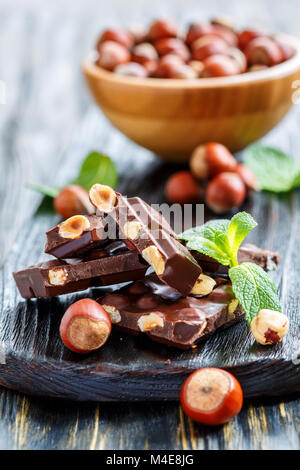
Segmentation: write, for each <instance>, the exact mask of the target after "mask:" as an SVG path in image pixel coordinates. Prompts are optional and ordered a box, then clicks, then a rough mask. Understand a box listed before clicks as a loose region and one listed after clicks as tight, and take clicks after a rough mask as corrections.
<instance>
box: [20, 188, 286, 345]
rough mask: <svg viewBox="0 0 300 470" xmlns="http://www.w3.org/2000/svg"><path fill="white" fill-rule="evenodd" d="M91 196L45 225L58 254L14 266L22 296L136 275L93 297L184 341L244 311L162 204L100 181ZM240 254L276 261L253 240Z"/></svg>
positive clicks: (170, 340) (123, 319)
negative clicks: (181, 236) (81, 207)
mask: <svg viewBox="0 0 300 470" xmlns="http://www.w3.org/2000/svg"><path fill="white" fill-rule="evenodd" d="M90 199H91V202H92V203H93V204H94V206H95V207H96V209H97V214H94V215H87V216H83V215H78V216H74V217H71V218H69V219H67V220H65V221H64V222H62V223H61V224H59V225H57V226H56V227H54V228H53V229H51V230H50V231H48V232H47V233H46V236H47V244H46V248H45V252H46V253H48V254H50V255H52V256H54V257H55V258H56V259H52V260H49V261H46V262H44V263H41V264H38V265H35V266H30V267H29V268H27V269H24V270H22V271H18V272H15V273H14V278H15V281H16V284H17V286H18V289H19V291H20V293H21V295H22V296H23V297H24V298H26V299H28V298H35V297H36V298H41V297H52V296H57V295H62V294H68V293H71V292H76V291H80V290H84V289H87V288H89V287H98V286H107V285H113V284H120V283H125V282H128V281H135V282H133V283H131V284H129V285H127V286H126V287H124V288H122V289H120V290H118V291H115V292H114V293H111V294H107V295H105V296H103V297H102V298H100V299H98V301H99V303H101V304H102V305H103V307H104V308H105V310H106V311H107V312H108V314H109V315H110V317H111V320H112V323H113V325H115V327H116V328H117V329H120V330H123V331H126V332H128V333H130V334H133V335H137V334H139V333H146V334H147V335H148V336H149V337H150V338H151V339H153V340H154V341H158V342H161V343H166V344H168V345H171V346H175V347H178V348H183V349H187V348H191V347H195V345H196V343H197V342H198V341H199V340H201V339H204V338H206V337H207V336H208V335H210V334H212V333H213V332H214V331H215V330H216V329H218V328H220V327H227V326H230V325H231V324H232V323H235V322H236V321H238V320H239V319H241V318H242V316H243V313H242V311H241V308H240V306H239V305H238V302H237V300H236V299H235V298H234V295H233V293H232V289H231V286H230V282H229V281H228V280H226V279H224V278H221V277H218V276H219V275H221V274H223V275H224V272H223V271H222V268H221V267H220V265H219V264H218V263H216V262H215V261H214V260H211V259H209V258H208V259H207V258H205V257H203V256H202V255H199V254H197V258H198V259H197V260H196V259H195V257H194V256H193V255H192V254H191V253H190V252H189V250H188V249H187V248H186V247H185V246H184V245H182V244H181V243H180V242H179V240H178V239H177V236H176V234H175V232H174V231H173V230H172V228H171V227H170V225H169V224H168V223H167V221H166V220H165V219H164V217H163V216H162V215H161V214H160V213H159V212H157V211H156V210H154V209H153V208H152V207H150V206H149V205H148V204H146V203H145V202H144V201H143V200H142V199H140V198H138V197H134V198H126V197H124V196H122V195H121V194H119V193H117V192H115V191H114V190H113V189H111V188H109V187H108V186H103V185H94V186H93V187H92V189H91V191H90ZM239 256H240V257H241V258H242V259H243V261H246V260H249V261H253V260H254V261H255V262H257V264H260V265H261V266H262V267H264V268H270V267H271V266H272V267H273V266H275V265H277V264H278V257H277V255H276V253H272V252H268V251H266V250H261V249H259V248H257V247H255V246H250V245H248V246H246V245H245V246H244V248H242V249H241V250H240V253H239ZM200 265H201V266H202V267H205V270H207V271H209V272H210V273H216V274H215V276H214V277H215V278H213V277H211V276H209V275H207V274H204V273H203V271H202V267H201V266H200ZM150 266H151V267H152V271H154V272H152V273H151V274H148V275H146V271H147V270H148V268H150Z"/></svg>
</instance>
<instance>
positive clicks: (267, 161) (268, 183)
mask: <svg viewBox="0 0 300 470" xmlns="http://www.w3.org/2000/svg"><path fill="white" fill-rule="evenodd" d="M244 163H245V165H247V166H248V167H249V168H251V170H252V171H253V173H254V174H255V176H256V178H257V181H258V184H259V186H260V188H261V189H264V190H265V191H271V192H276V193H284V192H289V191H291V190H292V189H295V188H297V187H299V186H300V166H299V165H298V164H297V163H296V162H295V161H294V160H293V159H292V158H291V157H290V156H289V155H287V154H285V153H284V152H282V151H281V150H278V149H275V148H272V147H264V146H263V145H261V144H253V145H250V147H248V148H247V149H246V151H245V153H244Z"/></svg>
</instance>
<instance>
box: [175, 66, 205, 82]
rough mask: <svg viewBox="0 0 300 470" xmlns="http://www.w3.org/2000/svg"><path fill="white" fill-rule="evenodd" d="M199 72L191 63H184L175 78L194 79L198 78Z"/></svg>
mask: <svg viewBox="0 0 300 470" xmlns="http://www.w3.org/2000/svg"><path fill="white" fill-rule="evenodd" d="M198 76H199V75H198V74H197V72H196V70H194V69H193V67H190V66H189V65H182V67H181V68H180V69H179V70H178V72H177V74H176V77H175V78H182V79H194V78H198Z"/></svg>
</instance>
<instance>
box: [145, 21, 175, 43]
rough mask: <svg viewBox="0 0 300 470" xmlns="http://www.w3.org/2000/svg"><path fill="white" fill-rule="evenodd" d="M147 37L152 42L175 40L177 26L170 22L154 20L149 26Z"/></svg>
mask: <svg viewBox="0 0 300 470" xmlns="http://www.w3.org/2000/svg"><path fill="white" fill-rule="evenodd" d="M147 36H148V38H149V39H151V40H152V41H156V40H157V39H161V38H175V37H176V36H177V26H176V24H175V23H174V22H173V21H171V20H156V21H154V22H153V23H152V24H151V26H150V28H149V31H148V34H147Z"/></svg>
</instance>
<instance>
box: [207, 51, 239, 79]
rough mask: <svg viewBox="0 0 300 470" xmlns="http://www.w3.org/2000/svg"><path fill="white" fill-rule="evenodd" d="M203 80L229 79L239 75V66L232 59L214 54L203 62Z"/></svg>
mask: <svg viewBox="0 0 300 470" xmlns="http://www.w3.org/2000/svg"><path fill="white" fill-rule="evenodd" d="M203 65H204V69H203V72H202V77H203V78H210V77H229V76H232V75H238V74H239V73H240V70H239V66H238V64H237V62H236V61H235V60H233V59H232V57H229V56H227V55H224V54H216V55H212V56H210V57H208V58H207V59H205V60H204V63H203Z"/></svg>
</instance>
